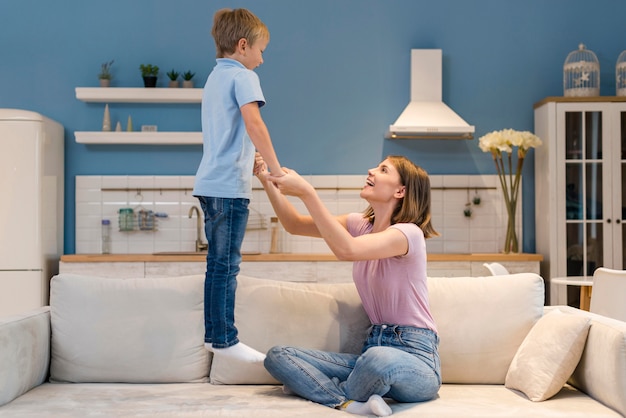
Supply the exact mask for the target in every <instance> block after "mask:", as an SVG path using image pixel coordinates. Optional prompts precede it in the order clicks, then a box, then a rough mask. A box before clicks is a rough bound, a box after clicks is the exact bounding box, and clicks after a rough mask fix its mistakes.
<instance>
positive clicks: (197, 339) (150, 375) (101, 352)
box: [50, 274, 209, 383]
mask: <svg viewBox="0 0 626 418" xmlns="http://www.w3.org/2000/svg"><path fill="white" fill-rule="evenodd" d="M203 299H204V276H203V275H197V276H185V277H170V278H160V279H112V278H100V277H88V276H81V275H74V274H60V275H58V276H55V277H53V278H52V281H51V284H50V312H51V326H52V339H51V361H50V379H51V380H53V381H62V382H127V383H144V382H145V383H171V382H193V381H205V380H206V378H207V375H208V370H209V356H208V352H207V351H206V349H205V348H204V338H203V337H204V300H203Z"/></svg>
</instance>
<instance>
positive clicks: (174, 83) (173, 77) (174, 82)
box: [166, 69, 180, 87]
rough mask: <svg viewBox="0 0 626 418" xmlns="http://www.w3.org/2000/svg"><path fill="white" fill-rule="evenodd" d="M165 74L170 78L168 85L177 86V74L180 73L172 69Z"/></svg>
mask: <svg viewBox="0 0 626 418" xmlns="http://www.w3.org/2000/svg"><path fill="white" fill-rule="evenodd" d="M166 74H167V76H168V77H169V78H170V84H169V86H170V87H178V76H179V75H180V73H179V72H178V71H176V70H174V69H172V71H168V72H167V73H166Z"/></svg>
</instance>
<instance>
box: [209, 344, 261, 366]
mask: <svg viewBox="0 0 626 418" xmlns="http://www.w3.org/2000/svg"><path fill="white" fill-rule="evenodd" d="M211 348H212V349H213V354H214V355H216V356H224V357H229V358H233V359H236V360H242V361H245V362H248V363H257V362H262V361H263V360H265V354H263V353H261V352H259V351H257V350H255V349H254V348H252V347H248V346H247V345H245V344H244V343H241V342H239V343H237V344H235V345H231V346H230V347H226V348H216V347H211Z"/></svg>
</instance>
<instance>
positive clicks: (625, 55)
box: [615, 51, 626, 96]
mask: <svg viewBox="0 0 626 418" xmlns="http://www.w3.org/2000/svg"><path fill="white" fill-rule="evenodd" d="M615 94H616V95H617V96H626V51H622V53H621V54H619V57H618V58H617V64H615Z"/></svg>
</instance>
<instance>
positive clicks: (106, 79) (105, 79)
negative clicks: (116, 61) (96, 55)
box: [98, 60, 113, 87]
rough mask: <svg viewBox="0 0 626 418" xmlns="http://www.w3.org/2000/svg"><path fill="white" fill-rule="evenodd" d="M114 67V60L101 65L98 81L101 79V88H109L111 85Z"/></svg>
mask: <svg viewBox="0 0 626 418" xmlns="http://www.w3.org/2000/svg"><path fill="white" fill-rule="evenodd" d="M112 65H113V60H111V61H109V62H103V63H102V64H101V65H100V73H99V74H98V79H100V87H109V86H110V85H111V78H113V76H112V75H111V66H112Z"/></svg>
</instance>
